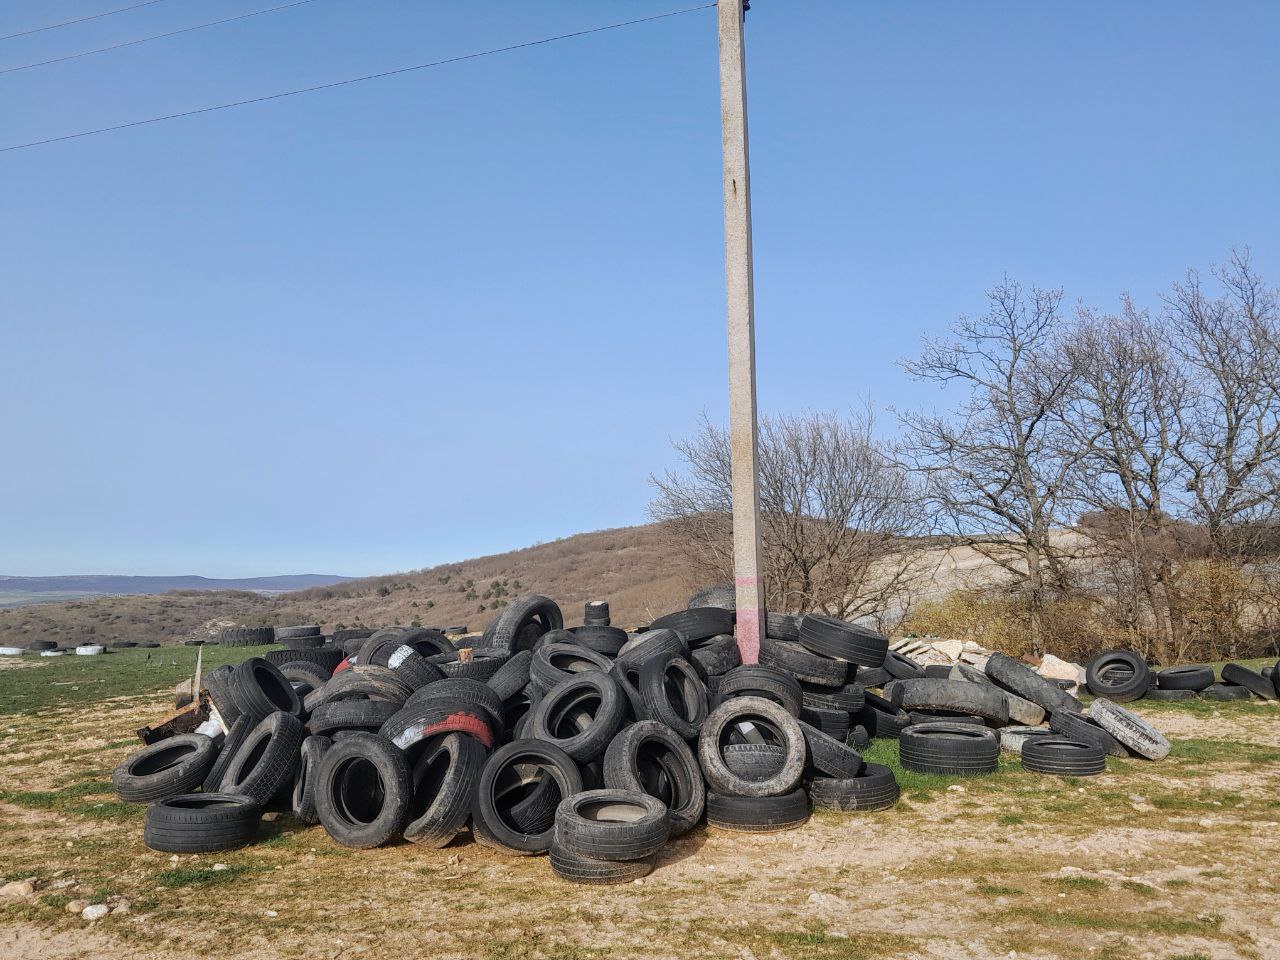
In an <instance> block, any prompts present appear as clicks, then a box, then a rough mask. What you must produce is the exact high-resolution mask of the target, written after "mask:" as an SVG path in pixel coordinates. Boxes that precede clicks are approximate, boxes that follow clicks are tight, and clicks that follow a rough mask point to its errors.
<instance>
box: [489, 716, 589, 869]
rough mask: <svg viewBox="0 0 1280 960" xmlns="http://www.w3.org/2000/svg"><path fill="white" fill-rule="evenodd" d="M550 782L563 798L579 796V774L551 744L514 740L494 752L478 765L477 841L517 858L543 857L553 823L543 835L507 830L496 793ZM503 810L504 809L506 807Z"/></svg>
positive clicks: (580, 780) (574, 766)
mask: <svg viewBox="0 0 1280 960" xmlns="http://www.w3.org/2000/svg"><path fill="white" fill-rule="evenodd" d="M548 776H549V777H550V778H551V780H552V781H553V782H554V784H555V788H554V789H555V792H556V793H558V794H559V796H558V797H557V798H556V805H557V806H559V801H560V800H562V799H564V798H565V797H571V796H573V795H574V794H576V793H581V792H582V774H581V772H580V771H579V770H578V766H577V764H576V763H574V761H573V758H572V757H570V756H569V755H568V754H567V753H565V752H564V751H563V750H561V749H560V748H559V747H557V746H556V745H555V744H551V743H544V742H543V741H540V740H515V741H513V742H511V743H508V744H507V745H506V746H504V747H501V748H499V749H498V750H495V751H494V752H493V754H492V755H490V757H489V759H488V761H487V762H486V763H485V765H484V770H483V771H482V772H481V774H480V782H479V784H478V785H477V788H476V797H475V805H474V807H473V809H472V819H471V824H472V832H473V833H474V834H475V837H476V840H478V841H479V842H481V843H483V844H485V845H487V846H491V847H496V848H498V849H500V850H506V851H509V852H511V853H518V854H536V853H545V852H546V851H547V850H549V849H550V847H551V842H552V839H553V836H554V834H555V826H554V823H552V824H551V825H549V826H547V828H546V829H544V830H539V831H536V832H534V831H527V830H522V829H519V828H518V827H515V826H513V825H512V824H511V823H510V822H509V815H505V814H504V812H503V806H502V805H501V803H500V794H501V793H502V792H503V791H504V789H505V790H507V791H511V792H515V791H517V790H520V791H521V792H525V791H524V789H523V788H524V787H527V786H528V785H530V784H541V783H542V781H543V778H544V777H548ZM506 809H508V810H509V807H508V808H506Z"/></svg>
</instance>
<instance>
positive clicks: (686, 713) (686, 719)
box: [601, 656, 707, 753]
mask: <svg viewBox="0 0 1280 960" xmlns="http://www.w3.org/2000/svg"><path fill="white" fill-rule="evenodd" d="M638 688H639V690H640V698H641V700H642V701H643V703H644V707H645V715H646V716H647V717H648V718H649V719H652V720H657V721H659V722H660V723H665V724H666V725H667V726H668V727H670V728H671V729H672V730H674V731H675V732H676V733H678V734H680V736H682V737H684V738H685V739H686V740H692V739H694V738H695V737H697V736H698V731H699V730H700V729H701V728H702V721H704V720H705V719H707V688H706V687H705V686H703V684H702V681H701V680H700V679H699V678H698V673H697V671H696V670H694V668H693V666H692V665H691V664H690V663H689V662H688V661H687V660H684V659H682V658H681V657H675V656H672V657H668V658H667V659H666V660H649V661H647V662H646V663H645V664H644V666H642V667H641V668H640V683H639V684H638ZM601 752H602V753H603V751H601Z"/></svg>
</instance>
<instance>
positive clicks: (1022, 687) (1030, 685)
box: [986, 653, 1082, 715]
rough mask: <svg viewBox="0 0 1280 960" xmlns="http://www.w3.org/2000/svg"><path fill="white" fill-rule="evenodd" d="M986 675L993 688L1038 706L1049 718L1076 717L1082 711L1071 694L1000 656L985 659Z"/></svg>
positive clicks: (1024, 666)
mask: <svg viewBox="0 0 1280 960" xmlns="http://www.w3.org/2000/svg"><path fill="white" fill-rule="evenodd" d="M986 674H987V676H988V677H990V678H991V679H992V680H994V681H995V682H996V685H997V686H1000V687H1004V688H1005V689H1006V690H1009V691H1011V692H1012V693H1016V694H1017V695H1018V696H1020V697H1022V699H1024V700H1030V701H1031V702H1032V703H1036V704H1039V705H1040V706H1041V707H1043V708H1044V710H1045V712H1046V713H1048V714H1050V715H1052V714H1055V713H1060V712H1062V711H1064V710H1065V711H1069V712H1071V713H1079V712H1080V711H1081V709H1082V705H1081V703H1080V701H1079V700H1077V699H1076V698H1075V697H1073V696H1071V694H1069V693H1067V692H1066V691H1065V690H1063V689H1062V688H1061V687H1059V686H1057V685H1056V684H1053V683H1050V682H1049V681H1048V680H1046V679H1045V678H1044V677H1042V676H1040V675H1039V674H1038V673H1036V672H1035V671H1034V670H1032V669H1031V668H1030V667H1028V666H1026V665H1025V664H1021V663H1019V662H1018V661H1017V660H1015V659H1013V657H1010V656H1006V655H1005V654H1003V653H993V654H992V655H991V656H990V657H988V658H987V666H986Z"/></svg>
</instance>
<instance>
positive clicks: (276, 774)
mask: <svg viewBox="0 0 1280 960" xmlns="http://www.w3.org/2000/svg"><path fill="white" fill-rule="evenodd" d="M302 739H303V727H302V721H301V720H299V719H298V718H297V717H295V716H294V715H293V714H291V713H285V712H284V711H282V710H278V711H276V712H275V713H273V714H270V715H269V716H267V717H264V718H263V719H262V720H260V721H259V722H258V725H257V726H256V727H254V728H253V730H252V731H250V733H249V735H248V736H247V737H245V739H244V743H242V744H241V745H240V747H239V749H238V750H236V752H235V755H234V756H233V757H232V758H231V762H230V763H229V764H227V769H226V772H225V773H223V775H222V783H221V784H220V785H219V788H218V791H219V792H220V793H240V794H244V795H245V796H246V797H251V798H252V799H253V800H254V801H256V802H257V804H258V805H259V806H262V807H265V806H266V805H267V804H268V803H270V802H271V798H272V797H274V796H275V795H276V793H277V792H278V791H279V790H280V788H281V787H282V786H284V785H285V784H286V783H292V782H293V774H294V771H295V770H297V767H298V762H299V759H300V757H301V750H302Z"/></svg>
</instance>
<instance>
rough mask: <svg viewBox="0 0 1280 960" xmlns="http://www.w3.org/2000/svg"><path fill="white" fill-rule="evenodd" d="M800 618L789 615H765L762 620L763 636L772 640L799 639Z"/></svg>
mask: <svg viewBox="0 0 1280 960" xmlns="http://www.w3.org/2000/svg"><path fill="white" fill-rule="evenodd" d="M800 620H801V618H800V617H796V616H792V615H791V614H789V613H766V614H765V618H764V635H765V636H766V637H772V638H773V639H774V640H796V641H799V639H800Z"/></svg>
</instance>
